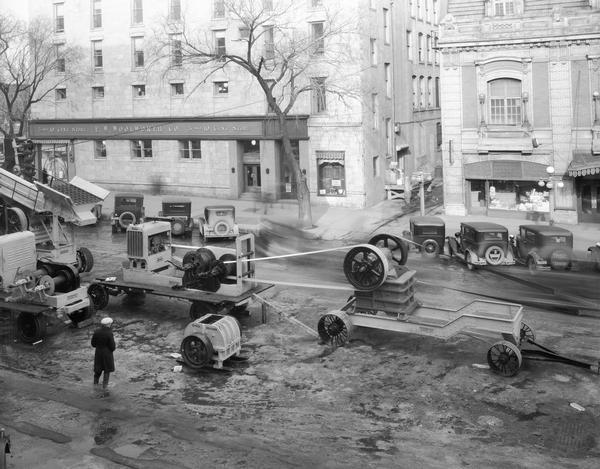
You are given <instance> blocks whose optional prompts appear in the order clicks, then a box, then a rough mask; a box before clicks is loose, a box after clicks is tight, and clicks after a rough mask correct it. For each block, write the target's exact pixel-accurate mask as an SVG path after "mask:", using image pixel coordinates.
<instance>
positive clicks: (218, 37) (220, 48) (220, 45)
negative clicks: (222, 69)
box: [214, 29, 227, 60]
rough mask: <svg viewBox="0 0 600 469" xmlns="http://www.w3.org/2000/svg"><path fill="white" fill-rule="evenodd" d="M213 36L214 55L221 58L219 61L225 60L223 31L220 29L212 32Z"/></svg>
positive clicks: (225, 49)
mask: <svg viewBox="0 0 600 469" xmlns="http://www.w3.org/2000/svg"><path fill="white" fill-rule="evenodd" d="M214 35H215V55H217V56H218V57H221V60H225V57H224V56H225V55H226V54H227V48H226V47H225V30H224V29H220V30H218V31H214Z"/></svg>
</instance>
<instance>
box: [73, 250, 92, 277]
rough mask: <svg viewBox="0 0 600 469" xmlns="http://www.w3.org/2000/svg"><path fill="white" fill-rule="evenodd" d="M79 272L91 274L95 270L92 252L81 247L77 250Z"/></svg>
mask: <svg viewBox="0 0 600 469" xmlns="http://www.w3.org/2000/svg"><path fill="white" fill-rule="evenodd" d="M76 267H77V271H78V272H79V273H82V272H90V271H91V270H92V269H93V268H94V256H92V252H91V251H90V250H89V249H88V248H85V247H80V248H79V249H78V250H77V266H76Z"/></svg>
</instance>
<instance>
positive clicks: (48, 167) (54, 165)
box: [41, 144, 69, 179]
mask: <svg viewBox="0 0 600 469" xmlns="http://www.w3.org/2000/svg"><path fill="white" fill-rule="evenodd" d="M67 147H68V145H66V144H60V145H58V144H57V145H48V144H45V145H42V146H41V152H42V171H43V172H44V175H47V177H49V178H57V179H69V172H68V165H67V157H68V151H67V150H68V148H67Z"/></svg>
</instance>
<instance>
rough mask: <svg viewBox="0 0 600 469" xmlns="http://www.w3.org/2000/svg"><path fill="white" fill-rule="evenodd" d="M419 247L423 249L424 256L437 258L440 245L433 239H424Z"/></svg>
mask: <svg viewBox="0 0 600 469" xmlns="http://www.w3.org/2000/svg"><path fill="white" fill-rule="evenodd" d="M421 246H422V249H423V254H424V255H426V256H430V257H433V256H437V255H438V253H439V252H440V245H439V244H438V242H437V241H435V240H433V239H426V240H425V241H424V242H423V244H422V245H421Z"/></svg>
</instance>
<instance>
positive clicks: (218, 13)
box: [213, 0, 225, 18]
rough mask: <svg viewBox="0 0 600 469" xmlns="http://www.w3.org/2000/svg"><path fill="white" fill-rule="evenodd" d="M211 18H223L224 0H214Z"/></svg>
mask: <svg viewBox="0 0 600 469" xmlns="http://www.w3.org/2000/svg"><path fill="white" fill-rule="evenodd" d="M213 18H225V0H214V2H213Z"/></svg>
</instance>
